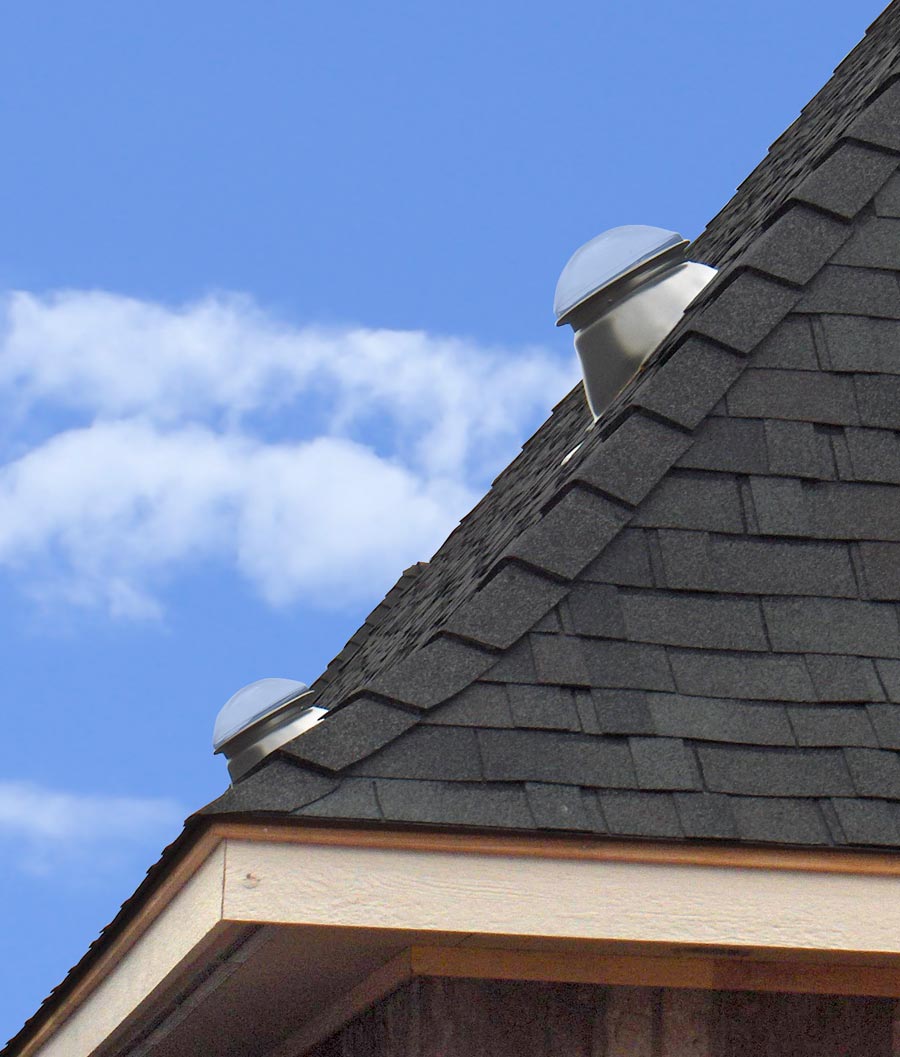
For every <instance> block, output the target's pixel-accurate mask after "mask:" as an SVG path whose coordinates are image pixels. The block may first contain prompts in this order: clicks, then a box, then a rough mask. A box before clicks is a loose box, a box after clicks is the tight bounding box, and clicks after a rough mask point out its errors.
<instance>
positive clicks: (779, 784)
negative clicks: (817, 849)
mask: <svg viewBox="0 0 900 1057" xmlns="http://www.w3.org/2000/svg"><path fill="white" fill-rule="evenodd" d="M697 756H698V759H699V762H700V769H701V770H702V772H703V777H704V779H705V781H706V785H707V787H708V788H709V789H711V790H712V791H713V792H723V793H737V794H740V795H744V796H763V797H766V796H784V797H816V796H852V795H853V793H854V792H855V790H854V787H853V783H852V781H851V778H850V773H849V770H848V768H847V764H846V762H845V760H844V756H843V754H842V752H841V751H840V750H839V749H794V750H790V749H776V748H765V749H757V748H747V747H733V746H730V745H698V746H697Z"/></svg>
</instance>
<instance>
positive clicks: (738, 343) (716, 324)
mask: <svg viewBox="0 0 900 1057" xmlns="http://www.w3.org/2000/svg"><path fill="white" fill-rule="evenodd" d="M797 300H798V295H797V293H796V291H794V290H791V289H790V288H788V287H786V286H783V285H781V284H780V283H778V282H774V281H772V280H771V279H767V278H765V277H764V276H761V275H754V274H752V273H751V272H744V273H742V274H740V275H738V276H737V277H736V278H735V279H733V280H732V281H731V282H730V283H729V284H728V285H727V286H726V287H725V288H724V289H722V290H720V291H719V292H718V293H717V295H716V297H715V298H714V299H713V300H712V301H711V302H710V303H709V304H708V305H707V307H706V308H704V309H701V310H700V311H699V312H698V313H697V314H695V315H694V316H693V317H692V318H691V323H690V329H691V330H692V331H693V332H694V333H695V334H700V335H703V336H705V337H707V338H712V339H713V340H715V341H720V342H722V344H723V345H727V346H729V348H732V349H735V350H736V351H738V352H750V351H751V350H752V349H753V348H754V347H755V346H756V345H757V344H758V343H759V342H760V341H761V340H762V339H763V338H764V337H766V335H767V334H768V333H769V331H770V330H771V329H772V327H774V326H775V324H776V323H778V322H779V321H780V320H781V319H783V318H784V317H785V316H786V315H787V314H788V312H790V310H791V309H792V308H793V307H794V305H795V304H796V303H797Z"/></svg>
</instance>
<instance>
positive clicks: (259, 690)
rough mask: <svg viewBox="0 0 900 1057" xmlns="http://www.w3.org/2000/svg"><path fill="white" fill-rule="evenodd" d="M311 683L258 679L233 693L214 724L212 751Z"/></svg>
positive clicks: (303, 692)
mask: <svg viewBox="0 0 900 1057" xmlns="http://www.w3.org/2000/svg"><path fill="white" fill-rule="evenodd" d="M308 689H309V687H308V686H307V685H306V683H301V682H298V681H297V680H296V679H257V680H256V682H255V683H249V684H248V685H247V686H245V687H242V688H241V689H240V690H238V692H237V693H236V694H233V695H232V696H231V697H230V698H229V699H228V700H227V701H226V702H225V704H224V705H223V706H222V709H221V711H220V712H219V714H218V716H216V722H215V726H214V727H213V752H221V751H222V749H223V747H224V746H225V745H227V743H228V742H229V741H231V739H232V738H234V737H236V736H237V735H238V734H240V733H242V732H243V731H245V730H247V728H248V727H252V726H253V724H254V723H258V722H259V721H260V720H261V719H265V717H266V716H269V715H271V714H272V713H273V712H277V711H278V710H279V709H280V708H282V707H283V706H284V705H287V704H290V702H291V701H294V700H295V699H296V698H298V697H300V696H301V694H305V693H306V691H307V690H308Z"/></svg>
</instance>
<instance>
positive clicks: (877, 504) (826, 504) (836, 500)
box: [750, 477, 900, 541]
mask: <svg viewBox="0 0 900 1057" xmlns="http://www.w3.org/2000/svg"><path fill="white" fill-rule="evenodd" d="M750 488H751V491H752V495H753V505H754V508H755V510H756V516H757V518H758V520H759V530H760V532H762V533H765V534H768V535H783V536H806V537H810V538H812V539H824V540H834V539H837V540H840V539H847V540H853V539H858V540H895V541H900V503H898V502H897V494H896V490H895V489H894V488H891V487H887V486H884V485H875V484H843V483H831V482H822V483H819V482H815V483H812V482H801V481H795V480H786V479H779V478H774V477H752V478H750Z"/></svg>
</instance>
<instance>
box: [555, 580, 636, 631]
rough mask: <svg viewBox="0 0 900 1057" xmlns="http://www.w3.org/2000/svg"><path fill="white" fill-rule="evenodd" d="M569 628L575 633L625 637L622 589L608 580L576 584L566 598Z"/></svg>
mask: <svg viewBox="0 0 900 1057" xmlns="http://www.w3.org/2000/svg"><path fill="white" fill-rule="evenodd" d="M565 608H566V610H567V620H568V621H569V623H570V624H571V627H570V628H569V630H571V631H573V632H575V634H576V635H595V636H599V637H601V638H625V621H624V619H623V617H622V606H621V604H620V602H619V591H618V590H617V588H615V587H612V586H609V585H608V584H599V583H590V582H589V583H579V584H576V585H575V586H574V587H573V588H572V590H571V592H570V593H569V597H568V599H567V600H566V606H565Z"/></svg>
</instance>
